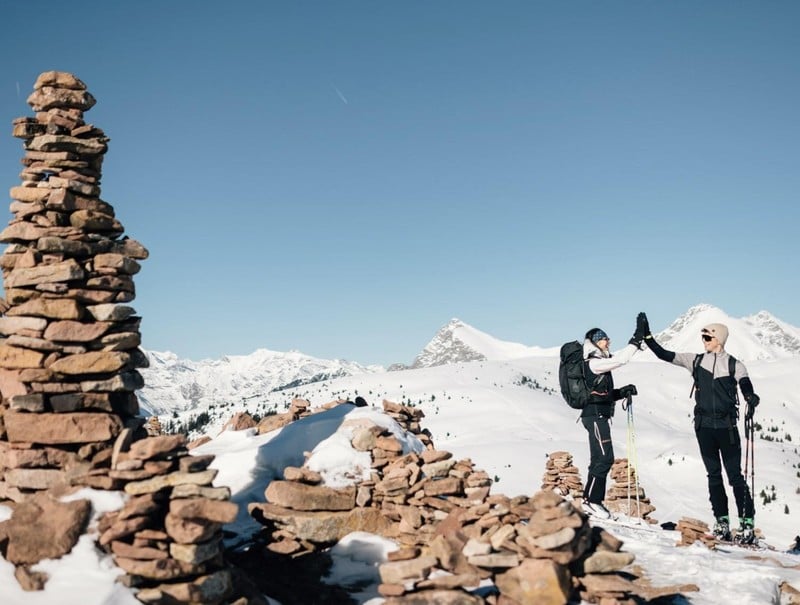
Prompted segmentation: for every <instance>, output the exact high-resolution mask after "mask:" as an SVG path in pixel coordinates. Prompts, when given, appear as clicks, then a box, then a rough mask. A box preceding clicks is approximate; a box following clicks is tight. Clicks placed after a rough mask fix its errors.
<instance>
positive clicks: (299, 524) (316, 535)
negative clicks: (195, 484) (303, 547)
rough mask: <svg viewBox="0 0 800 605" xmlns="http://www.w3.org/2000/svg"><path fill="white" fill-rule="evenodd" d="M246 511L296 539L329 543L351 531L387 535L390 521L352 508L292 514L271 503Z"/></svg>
mask: <svg viewBox="0 0 800 605" xmlns="http://www.w3.org/2000/svg"><path fill="white" fill-rule="evenodd" d="M247 510H248V511H249V512H250V514H251V515H252V516H254V517H255V518H256V519H259V518H260V517H263V518H265V519H270V520H272V521H276V522H277V523H278V525H279V526H280V527H282V528H285V529H286V530H287V531H288V532H290V533H291V534H293V535H295V536H297V538H298V539H300V540H308V541H309V542H313V543H315V544H332V543H334V542H337V541H339V540H341V539H342V538H343V537H344V536H346V535H347V534H349V533H350V532H353V531H365V532H368V533H373V534H379V535H387V534H388V532H389V530H390V527H391V525H392V523H391V521H389V519H387V518H386V516H385V515H383V514H382V513H381V511H380V510H378V509H375V508H356V509H353V510H351V511H347V512H328V511H325V512H318V511H295V510H291V509H288V508H284V507H282V506H276V505H274V504H271V503H255V502H253V503H250V504H249V505H248V507H247Z"/></svg>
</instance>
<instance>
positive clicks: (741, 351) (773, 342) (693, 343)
mask: <svg viewBox="0 0 800 605" xmlns="http://www.w3.org/2000/svg"><path fill="white" fill-rule="evenodd" d="M710 323H723V324H725V325H726V326H728V330H729V335H728V342H727V343H726V344H725V349H726V350H727V351H728V352H729V353H731V354H732V355H734V356H735V357H737V358H739V359H742V360H743V361H752V360H755V359H784V358H787V357H797V356H798V355H800V329H798V328H796V327H794V326H791V325H789V324H787V323H785V322H783V321H781V320H779V319H777V318H776V317H774V316H773V315H772V314H770V313H769V312H767V311H760V312H759V313H756V314H755V315H751V316H749V317H743V318H741V319H736V318H733V317H730V316H729V315H728V314H727V313H725V311H723V310H722V309H720V308H718V307H715V306H712V305H709V304H700V305H696V306H694V307H691V308H690V309H689V310H688V311H686V313H684V314H683V315H681V316H680V317H678V318H677V319H676V320H675V321H673V322H672V323H671V324H670V325H669V327H667V329H666V330H664V331H663V332H660V333H658V334H656V339H657V340H658V342H659V343H661V344H662V345H663V346H664V347H666V348H668V349H670V350H673V351H697V352H698V353H699V352H700V351H702V346H701V342H700V330H701V329H702V328H703V326H705V325H708V324H710ZM651 327H652V328H655V326H651Z"/></svg>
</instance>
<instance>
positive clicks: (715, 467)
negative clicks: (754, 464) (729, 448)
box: [695, 428, 728, 519]
mask: <svg viewBox="0 0 800 605" xmlns="http://www.w3.org/2000/svg"><path fill="white" fill-rule="evenodd" d="M718 430H719V429H709V428H698V429H696V430H695V435H696V436H697V444H698V445H699V446H700V456H702V458H703V464H704V465H705V467H706V473H707V475H708V497H709V500H710V501H711V510H712V511H714V518H716V519H719V518H720V517H727V516H728V495H727V494H726V493H725V484H724V483H723V482H722V464H721V463H720V444H719V442H718V436H717V432H718ZM725 432H727V430H725Z"/></svg>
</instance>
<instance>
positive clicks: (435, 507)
mask: <svg viewBox="0 0 800 605" xmlns="http://www.w3.org/2000/svg"><path fill="white" fill-rule="evenodd" d="M383 407H384V410H385V411H386V412H387V413H389V414H390V415H392V416H393V417H395V418H400V419H403V420H404V421H405V422H406V426H410V425H412V424H416V425H417V426H418V423H419V419H420V418H422V417H423V414H422V412H421V411H420V410H418V409H416V408H410V407H406V406H402V405H399V404H396V403H392V402H389V401H384V402H383ZM347 424H350V426H351V430H352V435H353V436H352V439H351V443H352V445H353V447H354V449H356V450H357V451H362V452H369V453H370V459H371V460H372V463H371V469H370V473H371V476H370V479H369V480H366V481H360V482H358V483H357V484H355V485H351V486H349V487H345V488H331V487H327V486H325V485H323V484H322V477H321V476H320V474H319V473H316V472H314V471H312V470H310V469H308V468H306V467H305V466H303V467H299V468H298V467H288V468H286V469H285V470H284V479H283V480H273V481H272V482H270V484H269V486H268V487H267V489H266V492H265V498H266V500H267V502H265V503H251V504H250V505H249V507H248V509H249V511H250V514H251V515H252V516H253V517H254V518H255V519H257V520H258V521H259V522H261V523H262V524H264V525H265V526H266V529H267V531H269V532H271V538H270V541H269V542H268V544H267V546H266V548H267V549H269V550H271V551H273V552H274V553H279V554H281V555H286V556H291V557H294V558H297V557H301V556H302V555H304V554H309V553H312V552H314V551H318V550H320V549H324V548H326V547H328V546H330V545H332V544H334V543H335V542H336V541H338V540H340V539H341V538H342V537H344V536H345V535H347V534H348V533H350V532H352V531H356V530H359V531H367V532H371V533H375V534H379V535H382V536H385V537H387V538H390V539H392V540H394V541H396V542H397V543H398V545H399V549H398V550H397V551H395V552H392V553H390V555H389V560H388V561H387V562H386V563H383V564H382V565H381V566H380V568H379V572H380V578H381V582H382V583H381V584H380V586H379V591H380V593H381V594H382V595H383V596H384V597H386V604H387V605H398V604H402V603H409V604H410V603H415V604H428V603H430V604H437V605H439V604H447V603H459V604H468V603H497V604H499V603H505V604H508V605H513V604H514V603H519V604H527V603H537V604H544V603H554V604H555V603H558V604H565V603H567V602H568V600H569V599H570V598H574V597H580V598H582V599H585V600H587V601H590V602H602V603H604V604H607V605H613V604H617V603H624V604H630V605H632V604H633V603H641V602H642V601H641V599H642V598H644V599H652V598H656V597H658V596H663V595H667V594H675V591H676V589H675V587H666V588H653V587H651V586H650V585H649V584H648V583H647V581H646V580H645V579H643V578H639V577H637V575H636V573H634V572H633V571H627V570H626V572H625V573H620V570H621V569H622V568H624V567H626V566H628V565H629V564H630V563H631V562H632V561H633V559H634V556H633V555H632V554H631V553H627V552H622V551H621V547H622V542H621V541H619V540H618V539H616V538H615V537H614V536H612V535H611V534H609V533H608V532H606V531H605V530H603V529H602V528H599V527H596V528H593V527H591V526H590V525H589V523H588V520H587V517H586V516H585V515H584V514H583V513H582V512H581V511H580V510H579V509H578V508H576V507H574V506H573V505H572V503H571V502H569V501H567V500H564V499H563V498H562V497H561V496H559V495H558V494H556V493H554V492H553V491H542V492H539V493H537V494H536V495H534V496H533V497H527V496H518V497H514V498H509V497H507V496H504V495H493V494H491V493H490V492H491V484H492V480H491V478H490V477H489V476H488V474H487V473H486V472H485V471H482V470H479V469H476V468H475V467H474V465H473V463H472V462H471V461H470V460H468V459H464V460H456V459H454V458H453V456H452V454H451V453H450V452H446V451H439V450H436V449H435V448H434V447H433V444H432V442H431V441H430V436H429V435H427V434H425V433H415V434H417V435H418V436H419V435H425V437H426V449H425V450H424V451H423V452H421V453H419V454H417V453H407V454H404V453H403V447H402V444H401V443H400V441H399V440H398V439H397V438H396V437H395V436H393V435H392V434H391V433H390V432H389V431H387V430H386V429H385V428H383V427H379V426H375V425H374V424H372V422H371V421H369V420H367V419H363V418H362V419H354V420H350V421H348V420H346V421H345V425H347ZM484 580H490V581H492V582H493V583H494V585H495V587H496V589H497V591H496V592H495V593H494V594H493V595H489V596H486V597H484V596H479V595H478V594H476V593H471V592H469V590H468V589H469V588H476V587H477V586H478V585H479V584H480V583H481V582H482V581H484ZM682 588H684V589H686V590H692V587H682Z"/></svg>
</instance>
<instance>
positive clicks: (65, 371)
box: [48, 351, 131, 376]
mask: <svg viewBox="0 0 800 605" xmlns="http://www.w3.org/2000/svg"><path fill="white" fill-rule="evenodd" d="M130 359H131V356H130V354H128V353H125V352H122V351H91V352H89V353H81V354H78V355H68V356H66V357H62V358H61V359H59V360H58V361H56V362H55V363H53V364H51V365H50V366H49V368H48V369H49V370H51V371H52V372H55V373H56V374H62V375H66V376H76V375H81V374H110V373H112V372H116V371H118V370H121V369H122V368H124V367H125V366H126V365H127V364H128V362H129V361H130Z"/></svg>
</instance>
